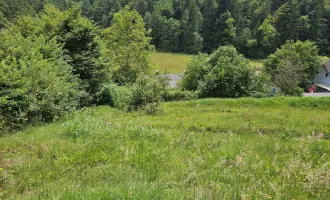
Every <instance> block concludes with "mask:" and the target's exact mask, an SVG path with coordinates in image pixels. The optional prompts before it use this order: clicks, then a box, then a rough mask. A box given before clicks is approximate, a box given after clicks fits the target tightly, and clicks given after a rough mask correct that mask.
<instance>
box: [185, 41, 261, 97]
mask: <svg viewBox="0 0 330 200" xmlns="http://www.w3.org/2000/svg"><path fill="white" fill-rule="evenodd" d="M194 59H195V60H197V61H198V62H196V63H195V64H190V65H189V67H188V69H187V71H186V74H185V75H184V77H183V89H188V90H190V89H192V90H196V85H197V89H198V90H199V92H200V95H201V96H202V97H222V98H237V97H243V96H249V95H250V93H251V92H252V91H253V89H254V87H253V85H254V79H255V72H254V68H253V67H252V66H251V65H250V64H249V60H247V59H245V58H244V56H243V55H241V54H239V53H238V52H237V50H236V49H235V48H234V47H233V46H222V47H219V49H217V50H216V51H215V52H213V53H212V54H211V55H210V56H209V57H208V58H206V56H205V55H198V56H197V57H195V58H194ZM188 83H191V84H192V85H193V86H189V84H188Z"/></svg>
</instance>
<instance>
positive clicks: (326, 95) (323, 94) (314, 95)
mask: <svg viewBox="0 0 330 200" xmlns="http://www.w3.org/2000/svg"><path fill="white" fill-rule="evenodd" d="M304 97H330V92H317V93H305V94H304Z"/></svg>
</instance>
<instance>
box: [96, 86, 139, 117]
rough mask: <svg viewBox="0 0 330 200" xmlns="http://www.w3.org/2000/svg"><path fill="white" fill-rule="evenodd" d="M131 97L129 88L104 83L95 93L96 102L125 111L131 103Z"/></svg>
mask: <svg viewBox="0 0 330 200" xmlns="http://www.w3.org/2000/svg"><path fill="white" fill-rule="evenodd" d="M132 97H133V94H132V90H131V88H129V87H126V86H118V85H116V84H106V85H103V87H102V89H101V91H100V92H99V93H98V94H97V102H98V104H99V105H109V106H112V107H115V108H118V109H121V110H125V111H127V110H128V109H129V107H130V105H131V103H132Z"/></svg>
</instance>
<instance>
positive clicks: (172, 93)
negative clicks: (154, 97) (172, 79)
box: [161, 89, 198, 101]
mask: <svg viewBox="0 0 330 200" xmlns="http://www.w3.org/2000/svg"><path fill="white" fill-rule="evenodd" d="M161 97H162V100H163V101H182V100H194V99H197V97H198V93H197V92H194V91H182V90H178V89H171V90H166V91H163V92H162V94H161Z"/></svg>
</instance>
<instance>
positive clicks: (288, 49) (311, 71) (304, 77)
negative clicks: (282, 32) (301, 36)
mask: <svg viewBox="0 0 330 200" xmlns="http://www.w3.org/2000/svg"><path fill="white" fill-rule="evenodd" d="M264 65H265V69H266V72H267V73H268V74H269V75H270V76H271V77H272V80H273V81H274V82H275V84H279V83H280V81H278V79H279V78H280V77H281V76H282V75H285V77H286V78H285V79H287V81H289V82H291V83H292V81H291V80H294V81H295V83H294V84H293V85H291V86H285V87H283V83H282V84H281V86H280V85H278V86H279V87H280V88H281V89H282V90H283V91H284V93H285V94H289V95H290V94H292V90H295V88H296V87H298V86H299V87H301V88H303V89H307V88H308V87H309V86H310V85H309V84H308V82H309V81H311V80H313V79H314V77H315V75H316V74H318V72H319V70H320V69H321V60H320V57H319V55H318V47H317V46H316V45H315V44H314V43H313V42H310V41H305V42H302V41H298V42H295V43H294V42H293V41H288V42H287V43H286V44H285V45H283V46H282V47H281V48H280V49H278V50H277V51H276V52H275V53H274V54H271V55H269V56H268V58H267V59H266V60H265V63H264ZM282 80H283V79H282ZM296 82H297V83H296ZM291 83H290V84H291Z"/></svg>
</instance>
